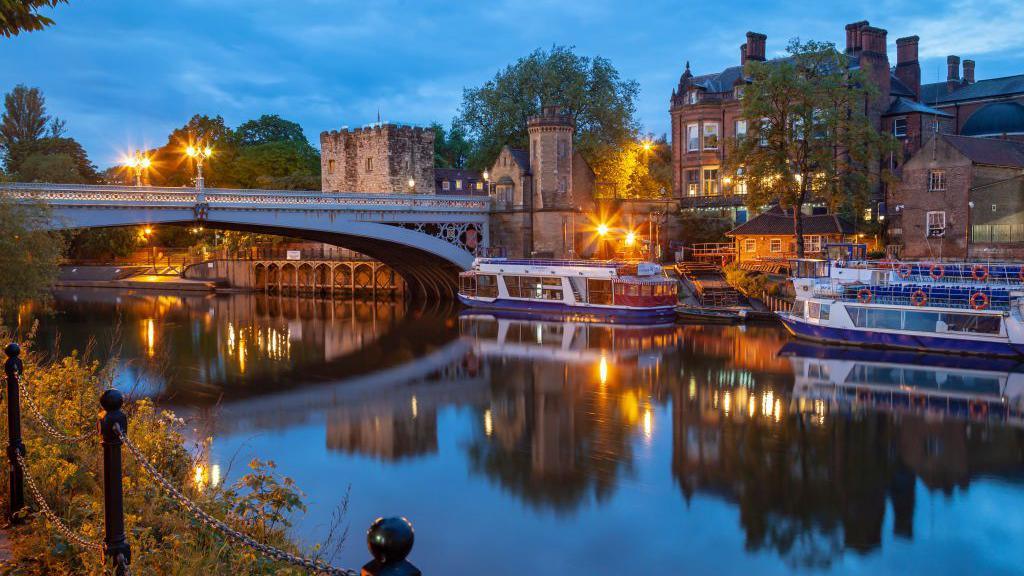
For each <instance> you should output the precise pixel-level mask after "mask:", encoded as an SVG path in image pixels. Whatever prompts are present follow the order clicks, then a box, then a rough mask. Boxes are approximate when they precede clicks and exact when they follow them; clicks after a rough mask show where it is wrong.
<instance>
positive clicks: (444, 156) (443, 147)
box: [430, 122, 473, 168]
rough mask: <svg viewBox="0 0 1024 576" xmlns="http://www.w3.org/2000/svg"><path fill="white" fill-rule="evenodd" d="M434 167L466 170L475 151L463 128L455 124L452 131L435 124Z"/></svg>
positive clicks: (432, 125) (433, 126) (433, 125)
mask: <svg viewBox="0 0 1024 576" xmlns="http://www.w3.org/2000/svg"><path fill="white" fill-rule="evenodd" d="M430 127H431V128H432V129H433V130H434V166H436V167H437V168H465V167H466V163H467V162H468V161H469V156H470V154H471V153H472V151H473V144H472V143H471V142H470V141H469V140H467V139H466V132H465V130H464V129H463V128H462V126H460V125H458V124H453V125H452V127H451V129H450V130H447V131H446V130H445V129H444V126H442V125H440V124H438V123H437V122H434V123H433V124H431V125H430Z"/></svg>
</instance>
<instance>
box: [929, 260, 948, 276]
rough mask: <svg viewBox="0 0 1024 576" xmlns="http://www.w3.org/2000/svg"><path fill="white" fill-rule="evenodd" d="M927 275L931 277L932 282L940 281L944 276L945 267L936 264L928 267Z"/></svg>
mask: <svg viewBox="0 0 1024 576" xmlns="http://www.w3.org/2000/svg"><path fill="white" fill-rule="evenodd" d="M936 270H937V271H936ZM928 275H929V276H931V277H932V280H941V279H942V277H943V276H945V275H946V267H945V266H943V265H942V264H940V263H938V262H936V263H934V264H932V265H931V266H929V267H928Z"/></svg>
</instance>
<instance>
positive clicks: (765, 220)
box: [727, 206, 854, 236]
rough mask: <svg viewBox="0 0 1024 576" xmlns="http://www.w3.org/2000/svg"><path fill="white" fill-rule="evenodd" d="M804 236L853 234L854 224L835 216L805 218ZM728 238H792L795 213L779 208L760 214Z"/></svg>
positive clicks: (733, 231) (731, 233) (739, 227)
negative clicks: (764, 236)
mask: <svg viewBox="0 0 1024 576" xmlns="http://www.w3.org/2000/svg"><path fill="white" fill-rule="evenodd" d="M803 225H804V234H853V233H854V228H853V224H851V223H850V222H849V221H847V220H845V219H843V218H841V217H839V216H836V215H835V214H814V215H806V214H805V215H804V216H803ZM727 235H728V236H761V235H773V236H792V235H793V211H792V210H789V209H785V208H781V207H779V206H773V207H772V208H770V209H768V210H766V211H764V212H762V213H760V214H758V215H757V216H755V217H753V218H751V219H750V220H747V221H746V222H744V223H743V224H740V225H739V226H737V227H735V228H733V229H732V230H730V231H729V232H728V233H727Z"/></svg>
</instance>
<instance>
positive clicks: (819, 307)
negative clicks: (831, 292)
mask: <svg viewBox="0 0 1024 576" xmlns="http://www.w3.org/2000/svg"><path fill="white" fill-rule="evenodd" d="M830 312H831V306H830V305H828V304H820V303H818V302H808V303H807V317H808V318H816V319H818V320H828V315H829V313H830Z"/></svg>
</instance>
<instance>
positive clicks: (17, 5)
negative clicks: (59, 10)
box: [0, 0, 67, 38]
mask: <svg viewBox="0 0 1024 576" xmlns="http://www.w3.org/2000/svg"><path fill="white" fill-rule="evenodd" d="M57 4H67V0H0V34H3V35H4V36H6V37H8V38H10V37H11V36H17V35H18V34H20V33H22V32H35V31H37V30H42V29H44V28H46V27H47V26H52V25H53V20H51V19H50V18H47V17H46V16H43V15H41V14H39V10H40V9H42V8H52V7H54V6H56V5H57Z"/></svg>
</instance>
